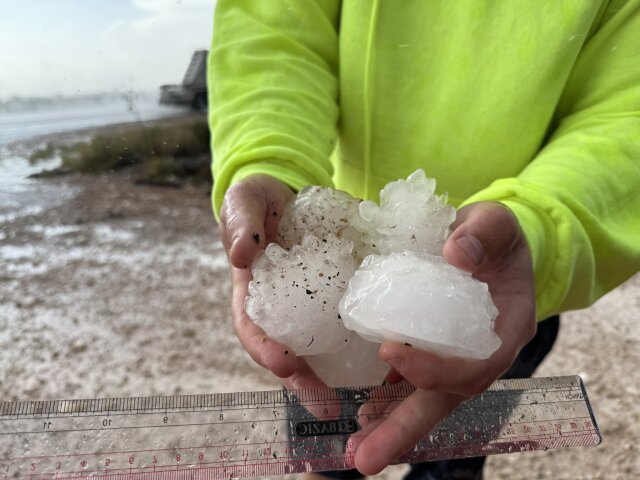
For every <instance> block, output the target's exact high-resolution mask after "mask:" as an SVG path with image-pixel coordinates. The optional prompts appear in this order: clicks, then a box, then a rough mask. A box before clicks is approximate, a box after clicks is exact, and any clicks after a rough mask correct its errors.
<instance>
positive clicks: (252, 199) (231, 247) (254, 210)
mask: <svg viewBox="0 0 640 480" xmlns="http://www.w3.org/2000/svg"><path fill="white" fill-rule="evenodd" d="M266 210H267V200H266V198H265V194H264V191H263V190H262V189H261V188H260V187H259V186H258V185H256V184H254V183H252V182H246V181H245V182H240V183H237V184H235V185H234V186H232V187H231V188H230V189H229V190H228V191H227V193H226V195H225V197H224V202H223V204H222V211H221V214H220V233H221V237H222V244H223V245H224V248H225V250H226V252H227V255H228V257H229V262H230V263H231V265H233V266H234V267H236V268H247V267H248V266H249V265H251V263H252V262H253V259H254V257H255V256H256V254H257V253H258V252H259V251H260V250H262V249H264V245H265V234H264V221H265V216H266Z"/></svg>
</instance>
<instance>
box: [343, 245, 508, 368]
mask: <svg viewBox="0 0 640 480" xmlns="http://www.w3.org/2000/svg"><path fill="white" fill-rule="evenodd" d="M339 309H340V313H341V315H342V318H343V321H344V324H345V326H346V327H347V328H349V329H351V330H355V331H356V332H357V333H358V334H360V335H361V336H363V337H364V338H366V339H368V340H371V341H383V340H395V341H399V342H407V343H410V344H411V345H413V346H414V347H418V348H422V349H425V350H429V351H432V352H436V353H439V354H442V355H452V356H459V357H467V358H477V359H484V358H488V357H490V356H491V354H492V353H493V352H495V351H496V350H497V349H498V347H499V346H500V344H501V341H500V338H499V337H498V336H497V335H496V334H495V332H494V331H493V324H494V320H495V318H496V316H497V315H498V310H497V309H496V307H495V306H494V304H493V301H492V300H491V296H490V294H489V290H488V287H487V284H486V283H483V282H480V281H478V280H476V279H474V278H473V277H472V276H471V275H470V274H468V273H466V272H463V271H461V270H459V269H457V268H455V267H452V266H451V265H449V264H448V263H446V262H445V261H444V259H443V258H442V257H438V256H433V255H428V254H417V253H412V252H403V253H391V254H388V255H370V256H368V257H367V258H366V259H365V260H364V262H363V263H362V265H360V267H359V268H358V270H357V271H356V272H355V274H354V276H353V277H352V278H351V280H350V282H349V287H348V288H347V291H346V293H345V295H344V297H343V298H342V301H341V302H340V307H339Z"/></svg>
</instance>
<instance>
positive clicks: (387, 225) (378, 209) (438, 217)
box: [353, 170, 456, 258]
mask: <svg viewBox="0 0 640 480" xmlns="http://www.w3.org/2000/svg"><path fill="white" fill-rule="evenodd" d="M435 189H436V181H435V180H434V179H431V178H427V177H426V175H425V173H424V171H423V170H416V171H415V172H413V173H412V174H411V175H409V177H407V179H406V180H402V179H401V180H397V181H395V182H390V183H388V184H387V185H386V186H385V187H384V188H383V189H382V190H381V191H380V205H377V204H376V203H374V202H362V203H361V204H360V207H359V215H358V216H356V217H354V219H353V224H354V227H355V228H357V229H358V230H359V231H360V232H362V237H361V242H362V246H359V245H358V244H356V248H355V250H356V255H357V256H358V257H359V258H364V257H365V256H367V255H369V254H372V253H381V254H387V253H391V252H402V251H407V250H408V251H413V252H424V253H429V254H432V255H442V247H443V246H444V242H445V240H446V239H447V236H448V234H449V225H451V222H453V220H454V219H455V217H456V211H455V208H453V207H452V206H451V205H448V204H447V196H446V194H445V195H442V196H440V197H439V196H437V195H435V193H434V192H435Z"/></svg>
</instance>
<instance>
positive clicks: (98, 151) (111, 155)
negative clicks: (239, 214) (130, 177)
mask: <svg viewBox="0 0 640 480" xmlns="http://www.w3.org/2000/svg"><path fill="white" fill-rule="evenodd" d="M56 153H57V154H59V155H60V157H61V159H62V168H63V169H65V170H73V171H79V172H90V173H100V172H107V171H114V170H119V169H123V168H132V169H134V170H135V172H136V174H137V176H138V178H139V180H141V181H143V182H144V181H150V182H160V183H162V182H169V183H171V182H175V181H176V180H178V179H180V178H185V177H192V178H197V179H203V180H208V181H210V180H211V173H210V169H209V164H210V154H209V129H208V126H207V122H206V120H205V119H202V118H196V119H193V118H188V119H181V120H178V121H176V120H172V121H160V122H156V123H154V124H152V125H150V126H149V125H144V124H136V125H126V126H122V127H117V128H112V129H105V131H103V132H102V133H99V134H98V135H96V136H94V137H93V139H91V140H89V141H87V142H79V143H75V144H71V145H63V146H59V147H57V148H56V147H55V146H53V145H52V144H50V143H49V144H47V145H46V146H45V147H43V148H41V149H39V150H36V151H34V152H33V153H32V155H31V157H30V159H31V160H32V161H38V160H42V159H46V158H51V157H53V156H54V155H55V154H56Z"/></svg>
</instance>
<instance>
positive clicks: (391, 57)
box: [209, 0, 640, 319]
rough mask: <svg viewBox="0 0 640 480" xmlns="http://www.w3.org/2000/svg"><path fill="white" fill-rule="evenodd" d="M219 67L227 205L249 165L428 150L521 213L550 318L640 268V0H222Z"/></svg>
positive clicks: (378, 180)
mask: <svg viewBox="0 0 640 480" xmlns="http://www.w3.org/2000/svg"><path fill="white" fill-rule="evenodd" d="M209 72H210V73H209V80H210V83H209V85H210V86H209V91H210V106H211V108H210V124H211V129H212V134H213V135H212V138H213V139H212V148H213V153H214V163H213V173H214V179H215V186H214V191H213V203H214V210H215V211H216V214H217V213H218V212H219V209H220V206H221V203H222V198H223V196H224V193H225V191H226V190H227V189H228V188H229V186H230V185H232V184H233V183H235V182H237V181H239V180H240V179H242V178H244V177H246V176H248V175H251V174H257V173H262V174H268V175H272V176H274V177H276V178H279V179H281V180H283V181H284V182H286V183H287V184H289V185H290V186H291V187H292V188H294V189H300V188H301V187H303V186H305V185H308V184H318V185H326V186H335V187H337V188H340V189H343V190H346V191H349V192H350V193H352V194H353V195H355V196H359V197H362V198H366V199H370V198H376V196H377V192H378V190H379V189H380V188H381V187H382V186H383V185H384V184H385V183H386V182H388V181H390V180H394V179H397V178H400V177H406V176H407V175H408V174H409V173H411V172H412V171H414V170H415V169H417V168H419V167H421V168H423V169H424V170H425V171H426V172H427V175H428V176H430V177H434V178H436V179H437V182H438V191H439V192H445V191H446V192H449V196H450V201H451V202H452V203H453V204H454V205H461V204H464V203H469V202H475V201H480V200H495V201H500V202H502V203H504V204H505V205H507V206H508V207H509V208H511V210H512V211H513V212H514V213H515V214H516V216H517V217H518V220H519V222H520V224H521V226H522V228H523V230H524V232H525V235H526V237H527V240H528V242H529V246H530V249H531V253H532V256H533V263H534V270H535V279H536V292H537V294H536V301H537V316H538V318H539V319H542V318H545V317H547V316H549V315H551V314H553V313H556V312H560V311H565V310H569V309H575V308H581V307H584V306H587V305H589V304H590V303H592V302H593V301H595V300H596V299H597V298H598V297H599V296H601V295H603V294H604V293H606V292H607V291H609V290H611V289H612V288H614V287H615V286H616V285H618V284H620V283H621V282H622V281H624V280H625V279H627V278H628V277H630V276H631V275H632V274H633V273H635V272H636V271H637V270H638V269H639V266H640V0H630V1H616V0H611V1H606V0H589V1H583V0H519V1H511V0H456V1H450V0H429V1H425V0H402V1H392V0H343V2H342V3H341V2H339V1H335V0H317V1H315V0H219V1H218V6H217V9H216V14H215V23H214V35H213V46H212V50H211V55H210V60H209ZM336 141H337V142H338V145H337V148H335V149H334V147H336ZM332 153H333V158H332Z"/></svg>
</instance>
